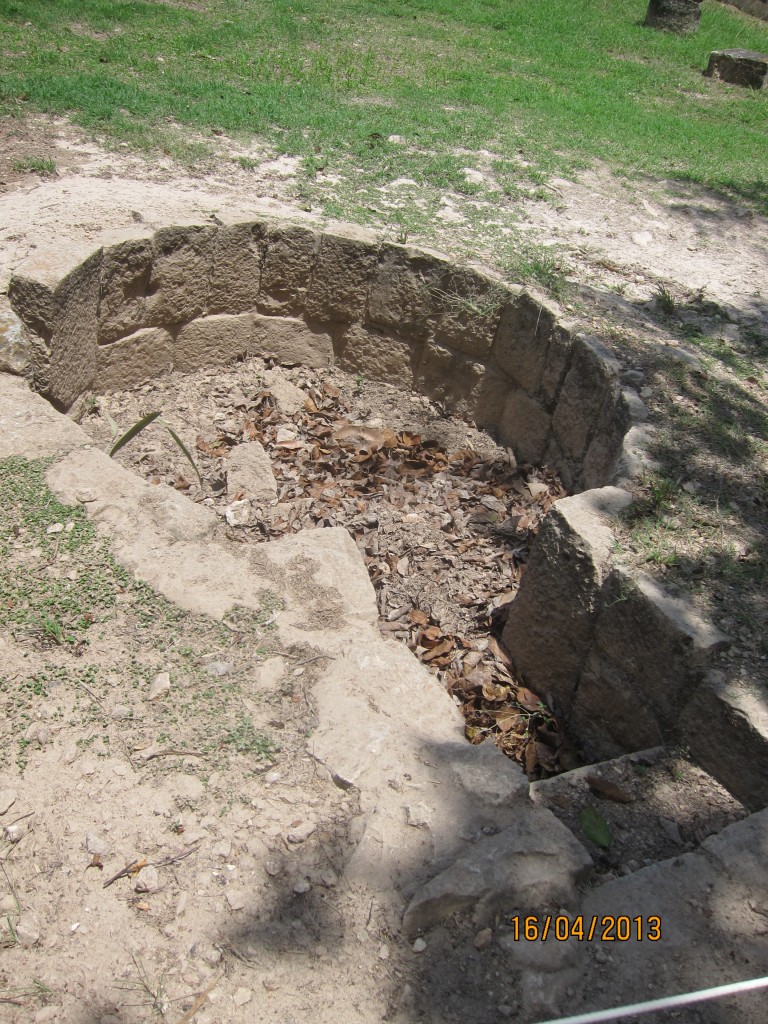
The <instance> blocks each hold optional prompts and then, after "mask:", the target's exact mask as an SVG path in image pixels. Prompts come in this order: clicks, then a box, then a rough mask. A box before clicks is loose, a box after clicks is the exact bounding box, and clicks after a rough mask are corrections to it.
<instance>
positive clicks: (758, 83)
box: [704, 50, 768, 89]
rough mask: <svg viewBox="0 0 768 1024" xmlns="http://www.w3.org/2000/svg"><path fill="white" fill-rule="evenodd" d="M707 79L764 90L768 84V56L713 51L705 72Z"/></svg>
mask: <svg viewBox="0 0 768 1024" xmlns="http://www.w3.org/2000/svg"><path fill="white" fill-rule="evenodd" d="M704 74H705V75H706V76H707V78H719V79H720V81H721V82H729V83H730V84H731V85H741V86H744V87H745V88H746V89H764V88H765V86H766V83H768V54H766V53H755V51H754V50H713V51H712V53H710V55H709V64H708V65H707V70H706V71H705V72H704Z"/></svg>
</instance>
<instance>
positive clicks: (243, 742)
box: [224, 715, 279, 758]
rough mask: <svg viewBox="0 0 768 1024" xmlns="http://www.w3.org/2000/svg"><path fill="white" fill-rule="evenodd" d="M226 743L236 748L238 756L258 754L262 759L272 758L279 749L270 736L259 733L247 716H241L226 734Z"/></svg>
mask: <svg viewBox="0 0 768 1024" xmlns="http://www.w3.org/2000/svg"><path fill="white" fill-rule="evenodd" d="M224 742H225V743H226V744H227V745H228V746H230V747H234V749H235V750H236V751H237V753H238V754H257V755H258V756H259V757H260V758H271V757H273V756H274V754H276V753H277V751H278V749H279V748H278V747H277V746H276V745H275V743H273V741H272V740H271V739H270V738H269V736H267V735H265V734H264V733H261V732H258V731H257V729H256V726H255V725H254V724H253V722H252V721H251V719H250V718H248V717H247V716H246V715H243V716H241V717H240V718H239V719H238V721H237V724H236V725H235V726H234V727H233V728H232V729H230V730H229V731H228V732H227V733H226V734H225V736H224Z"/></svg>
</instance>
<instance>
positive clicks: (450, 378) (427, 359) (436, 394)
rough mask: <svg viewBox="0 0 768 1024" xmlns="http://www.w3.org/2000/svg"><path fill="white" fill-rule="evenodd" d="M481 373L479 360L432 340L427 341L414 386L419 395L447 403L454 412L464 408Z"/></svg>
mask: <svg viewBox="0 0 768 1024" xmlns="http://www.w3.org/2000/svg"><path fill="white" fill-rule="evenodd" d="M484 375H485V365H484V364H483V363H480V362H477V360H475V359H472V358H471V357H470V356H467V355H465V354H464V353H463V352H460V351H456V350H455V349H450V348H448V347H446V346H445V345H440V344H438V343H437V342H436V341H428V342H427V344H426V345H425V346H424V349H423V353H422V357H421V360H420V362H419V365H418V369H417V372H416V386H417V388H418V389H419V391H421V392H422V394H425V395H429V397H430V398H432V399H434V400H436V401H442V402H447V403H448V404H449V405H450V406H451V408H452V409H454V411H455V410H456V409H457V408H461V409H463V408H464V405H465V403H466V402H467V400H468V399H469V397H470V395H471V393H472V392H473V391H474V390H475V389H476V388H477V387H478V385H479V384H480V381H481V380H482V378H483V376H484Z"/></svg>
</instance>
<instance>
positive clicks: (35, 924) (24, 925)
mask: <svg viewBox="0 0 768 1024" xmlns="http://www.w3.org/2000/svg"><path fill="white" fill-rule="evenodd" d="M16 938H17V939H18V940H19V944H20V945H22V946H24V948H25V949H29V948H31V947H32V946H34V945H36V944H37V942H38V941H39V940H40V919H39V918H38V916H37V914H36V913H35V912H34V910H25V911H24V913H23V914H22V915H21V917H20V918H19V919H18V921H17V922H16Z"/></svg>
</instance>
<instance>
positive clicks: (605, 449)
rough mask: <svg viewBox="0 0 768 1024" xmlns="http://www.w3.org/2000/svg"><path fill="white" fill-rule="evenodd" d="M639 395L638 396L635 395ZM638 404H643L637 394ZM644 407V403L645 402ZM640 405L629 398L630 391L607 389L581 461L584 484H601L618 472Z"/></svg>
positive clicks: (596, 485) (581, 474) (608, 480)
mask: <svg viewBox="0 0 768 1024" xmlns="http://www.w3.org/2000/svg"><path fill="white" fill-rule="evenodd" d="M635 397H637V396H635ZM637 402H638V403H639V405H641V406H642V405H643V403H642V402H641V401H640V399H639V398H637ZM643 408H645V406H643ZM633 411H634V412H635V413H639V412H640V410H639V409H638V408H637V406H636V405H635V404H634V403H633V402H630V401H628V400H627V391H626V390H625V391H624V392H622V393H621V394H616V393H615V392H614V390H613V388H609V389H608V393H607V395H606V398H605V401H604V402H603V407H602V409H601V410H600V412H599V413H598V416H597V422H596V424H595V430H594V434H593V436H592V440H591V441H590V444H589V447H588V448H587V452H586V454H585V456H584V459H583V461H582V464H581V473H580V474H579V476H580V481H581V483H582V485H583V486H584V487H602V486H603V485H604V484H609V483H612V482H613V481H614V480H615V479H616V478H617V475H618V464H619V460H620V457H621V455H622V445H623V442H624V438H625V436H626V433H627V430H628V428H629V425H630V422H631V420H632V416H633Z"/></svg>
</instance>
